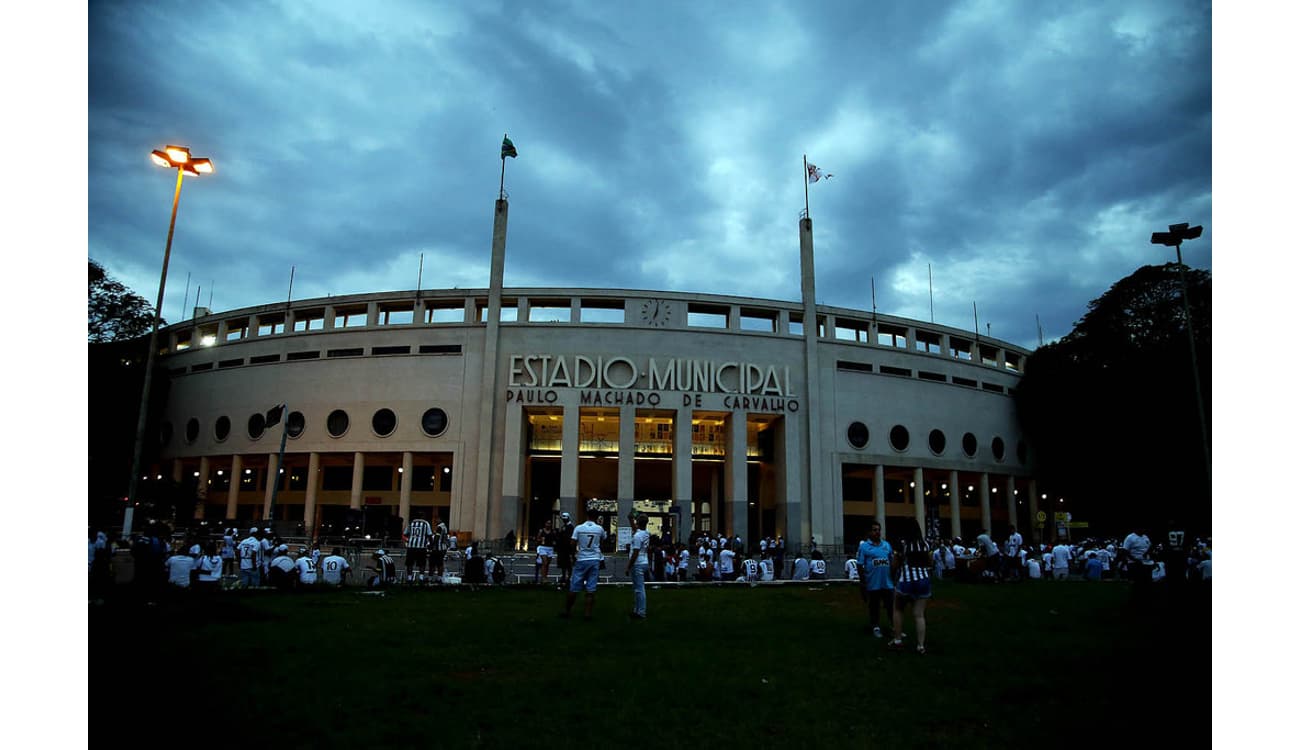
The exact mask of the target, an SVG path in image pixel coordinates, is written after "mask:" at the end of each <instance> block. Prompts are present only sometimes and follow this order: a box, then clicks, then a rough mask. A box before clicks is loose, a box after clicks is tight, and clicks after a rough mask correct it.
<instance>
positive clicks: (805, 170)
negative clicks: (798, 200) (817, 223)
mask: <svg viewBox="0 0 1300 750" xmlns="http://www.w3.org/2000/svg"><path fill="white" fill-rule="evenodd" d="M803 215H804V216H807V217H808V218H809V219H810V220H811V219H812V213H811V212H809V210H808V154H804V155H803Z"/></svg>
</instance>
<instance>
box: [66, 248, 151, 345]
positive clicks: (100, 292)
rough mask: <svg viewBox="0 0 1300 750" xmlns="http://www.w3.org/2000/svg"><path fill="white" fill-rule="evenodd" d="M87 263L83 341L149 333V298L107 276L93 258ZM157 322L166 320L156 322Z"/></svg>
mask: <svg viewBox="0 0 1300 750" xmlns="http://www.w3.org/2000/svg"><path fill="white" fill-rule="evenodd" d="M89 266H90V271H89V277H90V278H89V281H90V294H89V301H88V303H87V314H88V315H87V317H88V322H87V331H86V339H87V341H89V342H90V343H92V344H103V343H107V342H109V341H123V340H126V339H133V338H135V337H137V336H142V335H144V334H146V333H149V330H150V328H151V327H152V326H153V307H152V306H150V304H149V301H148V300H146V299H145V298H144V297H141V296H140V295H138V294H136V293H135V292H132V291H131V290H130V289H128V288H126V286H125V285H124V284H122V282H120V281H118V280H117V279H114V278H113V277H111V276H109V275H108V272H107V271H105V270H104V267H103V266H101V265H99V264H98V263H96V262H95V261H93V260H91V261H90V262H89ZM159 325H160V326H162V325H166V323H165V322H163V321H160V322H159Z"/></svg>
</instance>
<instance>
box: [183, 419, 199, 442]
mask: <svg viewBox="0 0 1300 750" xmlns="http://www.w3.org/2000/svg"><path fill="white" fill-rule="evenodd" d="M198 439H199V420H198V419H196V418H194V417H190V420H189V421H188V422H186V423H185V442H187V443H192V442H194V441H195V440H198Z"/></svg>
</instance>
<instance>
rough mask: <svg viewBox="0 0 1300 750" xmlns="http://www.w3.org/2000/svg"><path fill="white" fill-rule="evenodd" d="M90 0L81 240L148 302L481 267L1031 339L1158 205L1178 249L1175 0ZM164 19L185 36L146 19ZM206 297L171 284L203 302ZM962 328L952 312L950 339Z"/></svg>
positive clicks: (449, 280) (1204, 121)
mask: <svg viewBox="0 0 1300 750" xmlns="http://www.w3.org/2000/svg"><path fill="white" fill-rule="evenodd" d="M920 6H921V7H920V8H919V9H918V8H915V7H912V6H911V5H905V4H880V5H876V4H864V3H857V2H818V3H810V4H806V5H795V4H789V3H756V4H745V6H744V12H737V8H736V7H735V6H732V5H726V4H699V3H666V4H664V3H617V4H595V3H578V2H575V3H562V2H539V3H499V4H490V3H484V4H478V3H475V4H464V3H433V4H430V3H404V2H381V3H372V4H358V3H346V2H339V3H328V2H327V3H312V4H296V3H279V4H266V3H257V4H251V3H242V2H230V3H205V4H202V5H194V4H182V3H175V2H160V3H148V4H144V3H112V2H95V3H91V5H90V6H89V56H88V60H89V70H88V74H89V78H88V80H89V141H90V152H91V155H90V172H89V195H88V207H89V229H90V237H89V253H90V255H91V257H93V258H95V259H96V260H99V261H101V262H103V263H105V264H106V266H107V267H108V269H109V271H110V273H113V274H114V275H116V276H118V277H119V278H121V279H122V280H123V281H125V282H126V283H128V284H130V285H131V286H133V287H134V288H135V289H137V291H140V292H141V293H142V294H144V295H145V296H149V297H152V295H153V293H154V290H155V289H156V287H155V285H156V284H157V273H158V271H157V269H158V263H159V259H160V255H161V249H162V244H163V240H164V239H165V231H166V220H167V209H168V204H169V201H170V198H171V191H172V188H173V186H174V182H173V181H169V180H168V179H167V177H166V176H165V174H163V173H162V172H161V170H158V169H156V168H154V167H152V166H151V165H150V164H149V163H148V161H147V158H146V156H147V153H148V150H149V149H151V148H155V147H158V146H161V145H162V144H163V143H166V142H177V141H179V142H182V143H188V144H190V145H192V146H193V147H194V148H195V151H196V153H197V154H200V155H207V156H211V157H212V158H213V159H214V160H215V161H216V163H217V168H218V173H217V174H216V175H214V176H213V177H211V178H203V179H201V180H186V182H185V187H184V193H183V197H182V201H181V210H180V216H179V217H178V226H177V236H176V244H175V247H174V250H173V264H172V273H171V278H170V280H169V285H168V295H167V303H166V305H165V306H164V313H165V314H166V315H168V316H169V317H172V318H175V317H176V315H177V314H178V313H179V311H180V309H181V299H180V297H179V296H178V295H182V294H183V293H184V286H183V284H184V276H185V274H186V273H189V274H191V276H192V277H193V280H192V284H197V283H202V284H203V285H204V286H205V287H206V288H208V289H213V288H215V294H214V302H213V304H214V306H215V307H216V308H218V309H230V308H235V307H241V306H247V305H256V304H264V303H266V302H270V301H273V300H277V299H282V298H283V297H284V295H285V294H286V293H287V287H288V276H289V269H290V267H295V282H294V296H295V297H296V298H302V297H306V296H317V295H326V294H347V293H358V292H368V291H382V290H389V289H410V288H413V287H414V286H415V283H416V274H417V270H418V264H419V262H420V260H419V259H420V255H421V253H423V254H424V258H425V266H424V268H425V272H424V284H425V286H448V287H450V286H459V287H473V286H478V287H481V286H486V284H487V282H488V279H487V259H488V253H489V248H490V239H491V225H492V200H493V199H494V198H495V196H496V191H497V188H498V180H499V177H500V167H501V163H500V161H499V159H498V158H497V149H498V147H499V145H500V138H501V134H502V132H509V133H510V134H511V138H512V139H513V140H514V142H515V144H516V146H517V147H518V148H519V154H520V156H519V158H518V159H511V160H508V163H507V165H506V188H507V190H508V192H509V193H510V196H511V204H510V230H509V250H508V253H507V255H508V262H507V266H506V283H507V285H513V286H533V285H547V286H549V285H555V286H591V287H614V288H649V289H680V290H685V291H702V292H717V293H724V294H739V295H747V296H764V297H775V298H780V299H797V298H798V295H799V267H798V230H797V224H796V222H797V215H798V212H799V210H800V209H802V207H803V198H804V196H803V184H802V182H801V179H800V170H801V169H802V162H801V158H802V155H803V154H805V153H806V154H808V157H809V160H810V161H813V162H815V163H817V164H818V165H820V166H821V167H823V168H824V169H826V170H827V171H829V172H832V173H834V174H835V177H834V178H832V179H831V180H830V181H828V182H825V183H819V184H816V185H812V186H811V188H810V190H809V198H810V201H811V205H812V212H813V217H814V222H815V231H816V247H817V262H818V295H817V296H818V301H819V302H822V303H825V304H831V305H838V306H844V307H856V308H861V309H870V305H871V282H872V280H873V278H874V280H875V285H876V291H877V302H878V304H879V308H880V311H881V312H882V313H893V314H900V315H908V316H913V317H917V318H920V319H929V317H930V276H931V274H932V275H933V279H934V284H933V287H934V309H935V319H936V321H937V322H939V323H944V324H949V325H954V326H960V327H963V328H970V327H973V325H974V322H973V311H972V305H973V304H978V305H979V310H980V321H981V327H982V328H983V327H984V326H985V324H986V323H989V324H991V326H992V333H993V335H994V336H997V337H1000V338H1005V339H1007V340H1010V341H1013V342H1015V343H1019V344H1023V345H1036V344H1037V340H1038V331H1037V326H1036V323H1035V315H1036V314H1037V315H1038V316H1039V318H1040V319H1041V320H1042V323H1043V327H1044V331H1045V334H1046V337H1047V338H1048V339H1051V338H1055V337H1057V336H1060V335H1063V334H1064V333H1066V332H1068V330H1069V327H1070V325H1071V324H1072V323H1073V322H1074V321H1075V320H1077V319H1078V318H1079V317H1080V316H1081V315H1082V314H1083V311H1084V309H1085V306H1086V304H1087V302H1088V301H1089V300H1091V299H1093V298H1095V297H1097V296H1099V295H1100V294H1101V293H1102V292H1104V291H1105V290H1106V289H1107V288H1109V286H1110V285H1111V284H1112V283H1114V282H1115V281H1116V280H1118V279H1119V278H1122V277H1123V276H1125V275H1127V274H1128V273H1131V272H1132V271H1133V270H1134V269H1136V268H1137V267H1139V266H1141V265H1144V264H1147V263H1158V262H1163V261H1165V260H1168V259H1169V258H1167V257H1165V256H1166V255H1168V254H1167V253H1164V251H1163V249H1161V248H1154V247H1152V246H1150V245H1149V244H1148V243H1147V237H1149V234H1150V232H1151V231H1154V230H1158V229H1161V228H1163V226H1164V225H1165V224H1168V223H1173V222H1177V221H1191V222H1193V223H1201V224H1204V225H1205V226H1206V233H1205V236H1204V237H1203V238H1202V239H1200V240H1198V241H1197V242H1196V243H1191V244H1189V245H1188V246H1187V247H1186V248H1185V256H1186V257H1187V259H1188V262H1189V263H1191V264H1192V265H1194V266H1198V267H1206V268H1208V267H1209V266H1210V260H1209V259H1210V255H1211V253H1210V247H1211V241H1212V231H1211V226H1210V224H1211V215H1210V213H1211V192H1210V142H1211V127H1210V116H1211V88H1210V68H1209V65H1210V18H1209V16H1210V6H1209V4H1208V3H1203V2H1172V1H1171V2H1148V3H1131V2H1111V3H1087V4H1081V3H1051V2H1023V3H1020V2H1017V3H1006V2H961V3H948V4H941V3H924V4H920ZM182 25H183V26H184V27H185V28H186V29H189V30H191V31H190V32H189V33H178V28H179V27H180V26H182ZM207 294H208V292H207V291H205V293H204V302H205V303H206V298H207ZM983 332H984V331H981V333H983Z"/></svg>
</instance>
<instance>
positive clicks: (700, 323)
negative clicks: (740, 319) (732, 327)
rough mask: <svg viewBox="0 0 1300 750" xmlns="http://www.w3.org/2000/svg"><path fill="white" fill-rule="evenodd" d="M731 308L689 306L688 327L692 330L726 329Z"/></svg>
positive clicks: (687, 312) (687, 311)
mask: <svg viewBox="0 0 1300 750" xmlns="http://www.w3.org/2000/svg"><path fill="white" fill-rule="evenodd" d="M729 312H730V309H729V308H726V307H718V306H716V305H688V306H687V308H686V325H688V326H690V327H692V328H726V327H727V314H728V313H729Z"/></svg>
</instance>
